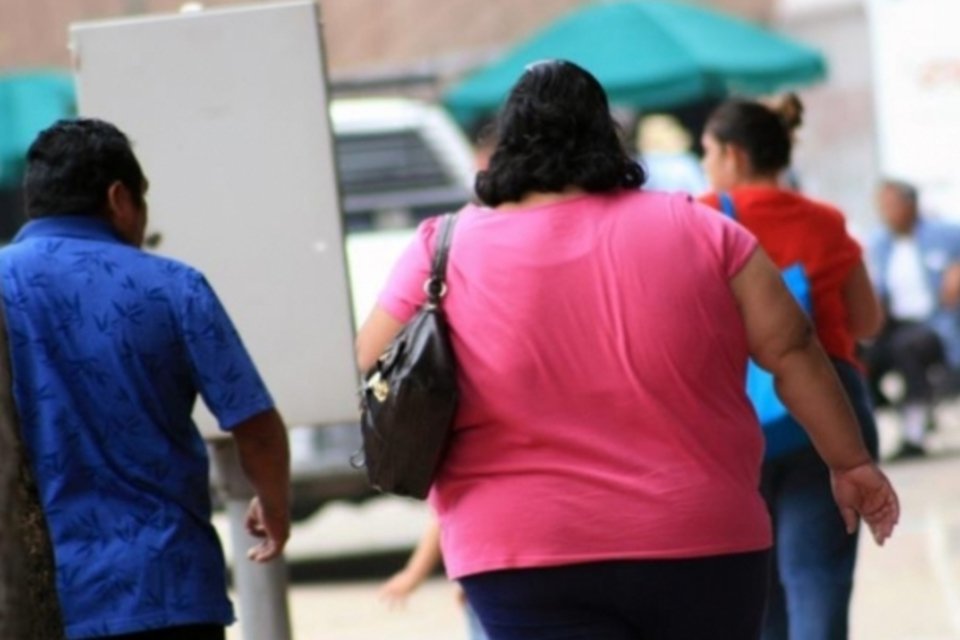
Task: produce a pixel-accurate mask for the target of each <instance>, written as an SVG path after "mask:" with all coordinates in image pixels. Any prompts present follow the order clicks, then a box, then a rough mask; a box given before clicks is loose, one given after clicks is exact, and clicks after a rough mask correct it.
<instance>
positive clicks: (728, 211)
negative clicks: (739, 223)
mask: <svg viewBox="0 0 960 640" xmlns="http://www.w3.org/2000/svg"><path fill="white" fill-rule="evenodd" d="M717 197H718V198H719V199H720V210H721V211H723V215H725V216H727V217H728V218H730V219H731V220H736V219H737V207H736V206H735V205H734V204H733V198H732V197H731V196H730V194H729V193H728V192H726V191H722V192H720V194H719V195H718V196H717Z"/></svg>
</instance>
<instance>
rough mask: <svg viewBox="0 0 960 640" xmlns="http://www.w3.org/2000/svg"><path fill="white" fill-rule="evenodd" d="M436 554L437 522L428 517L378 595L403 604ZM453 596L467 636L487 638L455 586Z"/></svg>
mask: <svg viewBox="0 0 960 640" xmlns="http://www.w3.org/2000/svg"><path fill="white" fill-rule="evenodd" d="M440 554H441V550H440V523H439V522H438V521H437V520H436V518H431V519H430V523H429V524H428V525H427V527H426V528H425V529H424V530H423V533H422V534H421V536H420V540H419V541H418V542H417V547H416V548H415V549H414V550H413V553H412V554H410V558H409V559H408V560H407V563H406V564H405V565H404V567H403V569H401V570H400V571H397V572H396V573H394V574H393V575H392V576H390V577H389V578H388V579H387V581H386V582H384V583H383V585H382V586H381V587H380V598H381V599H382V600H383V601H384V602H386V603H387V604H388V605H389V606H390V607H398V606H403V605H404V604H406V601H407V599H408V598H409V597H410V596H411V595H412V594H413V592H414V591H416V590H417V589H419V588H420V586H421V585H422V584H423V583H424V581H425V580H426V579H427V578H429V577H430V574H432V573H433V572H434V571H436V569H437V567H439V566H440V562H441V560H442V558H441V555H440ZM457 599H458V600H460V602H461V604H462V605H463V607H464V614H465V615H466V618H467V633H468V636H469V638H470V640H487V634H486V633H485V632H484V631H483V627H482V626H481V624H480V620H479V619H478V618H477V614H476V613H475V612H474V611H473V608H472V607H471V606H470V603H469V602H467V600H466V597H465V596H464V594H463V590H462V589H460V588H459V587H458V589H457Z"/></svg>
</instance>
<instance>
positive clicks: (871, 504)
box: [831, 462, 900, 545]
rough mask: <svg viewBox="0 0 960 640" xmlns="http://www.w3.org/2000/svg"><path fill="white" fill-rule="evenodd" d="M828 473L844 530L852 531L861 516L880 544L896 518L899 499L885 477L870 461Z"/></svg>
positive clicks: (890, 532) (891, 528) (898, 509)
mask: <svg viewBox="0 0 960 640" xmlns="http://www.w3.org/2000/svg"><path fill="white" fill-rule="evenodd" d="M831 477H832V482H833V497H834V499H835V500H836V501H837V506H838V507H839V508H840V515H841V516H843V521H844V523H845V524H846V526H847V533H853V532H854V531H856V530H857V521H858V519H859V518H863V520H864V521H865V522H866V523H867V526H869V527H870V532H871V533H872V534H873V539H874V540H876V541H877V544H879V545H883V543H884V542H885V541H886V540H887V538H889V537H890V534H892V533H893V528H894V527H895V526H896V524H897V522H898V521H899V520H900V501H899V500H898V498H897V492H896V491H894V489H893V486H892V485H891V484H890V481H889V480H887V477H886V476H885V475H884V474H883V472H882V471H880V469H879V468H878V467H877V465H876V464H875V463H873V462H868V463H864V464H861V465H858V466H856V467H852V468H850V469H847V470H845V471H832V472H831Z"/></svg>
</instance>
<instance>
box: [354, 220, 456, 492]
mask: <svg viewBox="0 0 960 640" xmlns="http://www.w3.org/2000/svg"><path fill="white" fill-rule="evenodd" d="M455 223H456V215H455V214H447V215H445V216H444V217H443V218H442V219H441V221H440V232H439V238H438V240H437V248H436V250H435V252H434V256H433V264H432V268H431V271H430V277H429V278H428V279H427V281H426V282H425V283H424V290H425V291H426V294H427V301H426V302H425V303H424V305H423V306H422V307H421V308H420V310H419V311H417V314H416V315H415V316H414V317H413V318H412V319H411V320H410V322H408V323H407V325H406V326H405V327H404V328H403V329H402V330H401V331H400V333H399V334H398V335H397V337H396V338H394V340H393V342H391V343H390V346H389V347H387V349H386V351H384V353H383V355H382V356H380V359H379V360H378V361H377V364H376V366H375V367H374V368H373V369H372V370H371V371H370V372H368V373H367V375H366V377H365V380H364V384H363V387H362V388H361V391H360V395H361V400H360V409H361V419H360V428H361V432H362V434H363V456H364V462H363V464H364V466H365V467H366V470H367V477H368V478H369V479H370V484H371V485H372V486H373V487H374V488H375V489H377V490H379V491H384V492H387V493H394V494H397V495H401V496H409V497H412V498H419V499H423V498H426V497H427V494H428V493H429V491H430V486H431V484H433V479H434V476H435V475H436V471H437V468H438V467H439V466H440V462H441V460H442V459H443V455H444V453H445V451H446V449H447V444H448V443H449V441H450V435H451V433H452V431H453V419H454V416H455V414H456V411H457V401H458V397H459V394H458V391H457V364H456V360H455V359H454V355H453V349H452V348H451V346H450V337H449V334H448V329H447V322H446V319H445V318H444V314H443V309H442V307H441V302H442V301H443V297H444V295H446V292H447V285H446V270H447V256H448V254H449V250H450V240H451V237H452V235H453V227H454V224H455Z"/></svg>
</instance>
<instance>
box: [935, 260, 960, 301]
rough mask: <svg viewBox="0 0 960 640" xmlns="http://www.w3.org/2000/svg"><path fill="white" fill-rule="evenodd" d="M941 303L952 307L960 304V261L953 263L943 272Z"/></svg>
mask: <svg viewBox="0 0 960 640" xmlns="http://www.w3.org/2000/svg"><path fill="white" fill-rule="evenodd" d="M940 304H942V305H943V306H944V307H946V308H948V309H950V308H953V307H956V306H957V305H960V263H956V262H955V263H953V264H951V265H950V266H949V267H947V269H946V271H944V272H943V284H942V285H941V288H940Z"/></svg>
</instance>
